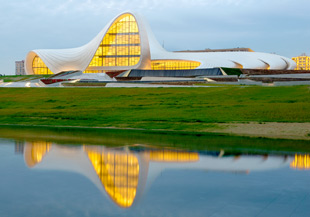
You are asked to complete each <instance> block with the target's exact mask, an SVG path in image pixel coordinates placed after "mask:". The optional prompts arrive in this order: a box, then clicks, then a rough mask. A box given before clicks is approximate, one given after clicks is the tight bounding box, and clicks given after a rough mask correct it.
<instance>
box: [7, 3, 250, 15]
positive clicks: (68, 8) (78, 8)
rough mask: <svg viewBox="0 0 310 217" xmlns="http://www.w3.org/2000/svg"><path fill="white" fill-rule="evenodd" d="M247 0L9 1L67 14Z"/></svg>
mask: <svg viewBox="0 0 310 217" xmlns="http://www.w3.org/2000/svg"><path fill="white" fill-rule="evenodd" d="M246 2H247V1H245V0H195V1H187V0H118V1H115V0H105V1H102V0H66V1H64V0H47V1H39V0H32V1H28V2H24V1H13V2H9V3H7V4H8V5H10V7H12V8H24V9H28V10H35V9H37V10H39V11H40V12H42V13H44V12H49V13H52V14H66V13H72V12H83V11H91V12H92V13H98V12H103V11H106V10H107V9H118V10H128V9H135V10H137V9H138V10H139V9H147V10H149V9H161V8H188V7H197V6H198V7H203V6H238V5H242V4H244V3H246Z"/></svg>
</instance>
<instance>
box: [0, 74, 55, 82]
mask: <svg viewBox="0 0 310 217" xmlns="http://www.w3.org/2000/svg"><path fill="white" fill-rule="evenodd" d="M50 76H51V75H6V76H0V80H3V82H17V81H28V80H34V79H39V78H46V77H50Z"/></svg>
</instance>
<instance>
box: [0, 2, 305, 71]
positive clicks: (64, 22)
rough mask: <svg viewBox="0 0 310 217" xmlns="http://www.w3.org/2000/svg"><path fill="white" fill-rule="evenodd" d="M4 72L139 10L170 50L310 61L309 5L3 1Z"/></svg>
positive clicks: (0, 61)
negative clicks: (230, 51) (248, 52)
mask: <svg viewBox="0 0 310 217" xmlns="http://www.w3.org/2000/svg"><path fill="white" fill-rule="evenodd" d="M0 5H1V6H0V51H1V52H0V74H6V75H9V74H14V73H15V61H16V60H24V59H25V56H26V55H27V53H28V52H29V51H31V50H34V49H59V48H72V47H79V46H82V45H84V44H86V43H87V42H89V41H90V40H91V39H93V38H94V37H95V36H96V35H97V34H98V33H99V32H100V31H101V30H102V29H103V28H104V26H105V25H106V24H107V23H108V22H109V21H110V20H112V19H113V18H115V17H116V16H117V15H118V14H120V13H122V12H126V11H131V12H137V13H139V14H141V15H143V16H144V17H145V19H146V20H147V22H148V23H149V24H150V26H151V28H152V30H153V32H154V34H155V36H156V38H157V40H158V41H159V43H160V44H162V45H163V46H164V47H165V49H167V50H168V51H176V50H187V49H192V50H194V49H197V50H198V49H205V48H211V49H221V48H235V47H248V48H251V49H252V50H254V51H259V52H266V53H276V54H279V55H282V56H285V57H289V58H291V57H293V56H298V55H300V54H302V53H306V54H308V55H310V42H309V39H310V22H309V21H310V12H309V8H310V1H309V0H294V1H293V0H10V1H8V0H0Z"/></svg>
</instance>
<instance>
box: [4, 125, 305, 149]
mask: <svg viewBox="0 0 310 217" xmlns="http://www.w3.org/2000/svg"><path fill="white" fill-rule="evenodd" d="M0 138H7V139H15V140H17V141H21V142H22V141H27V142H28V143H34V144H42V142H43V144H44V143H45V142H48V143H56V144H59V145H62V144H63V145H67V144H70V145H104V146H106V147H123V146H129V147H130V149H139V148H142V149H143V148H154V149H162V148H168V149H169V148H172V149H183V150H187V151H218V152H219V151H221V150H223V151H224V152H225V155H229V154H290V155H291V154H295V153H310V145H309V141H307V140H288V139H285V140H283V139H268V138H250V137H240V136H219V135H217V134H206V135H204V136H201V135H197V134H196V135H195V134H185V135H179V133H178V132H174V131H170V132H167V131H160V132H156V133H154V132H153V131H147V130H146V131H132V130H115V129H92V128H83V129H79V128H54V127H43V128H42V127H22V126H21V127H17V126H0Z"/></svg>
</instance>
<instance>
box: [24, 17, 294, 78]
mask: <svg viewBox="0 0 310 217" xmlns="http://www.w3.org/2000/svg"><path fill="white" fill-rule="evenodd" d="M25 66H26V73H27V74H57V73H59V72H63V71H76V70H78V71H82V72H84V73H102V72H111V71H126V70H131V69H143V70H155V71H156V70H188V69H204V68H216V67H227V68H246V69H279V70H283V69H294V68H295V67H296V63H295V62H294V61H292V60H291V59H289V58H286V57H282V56H278V55H275V54H268V53H260V52H251V51H240V52H235V51H229V52H169V51H166V50H165V49H164V48H163V47H162V46H161V45H160V44H159V43H158V41H157V40H156V39H155V37H154V35H153V33H152V31H151V28H150V27H149V26H148V24H147V23H146V22H145V19H143V18H142V17H141V16H140V15H138V14H134V13H131V12H126V13H123V14H120V15H119V16H117V17H116V18H115V19H113V20H112V21H111V22H110V23H109V24H107V25H106V26H105V28H104V29H103V30H102V31H101V32H100V33H99V34H98V35H97V36H96V37H95V38H94V39H93V40H91V41H90V42H89V43H87V44H86V45H84V46H82V47H78V48H72V49H55V50H51V49H48V50H33V51H30V52H29V53H28V55H27V57H26V62H25Z"/></svg>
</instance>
